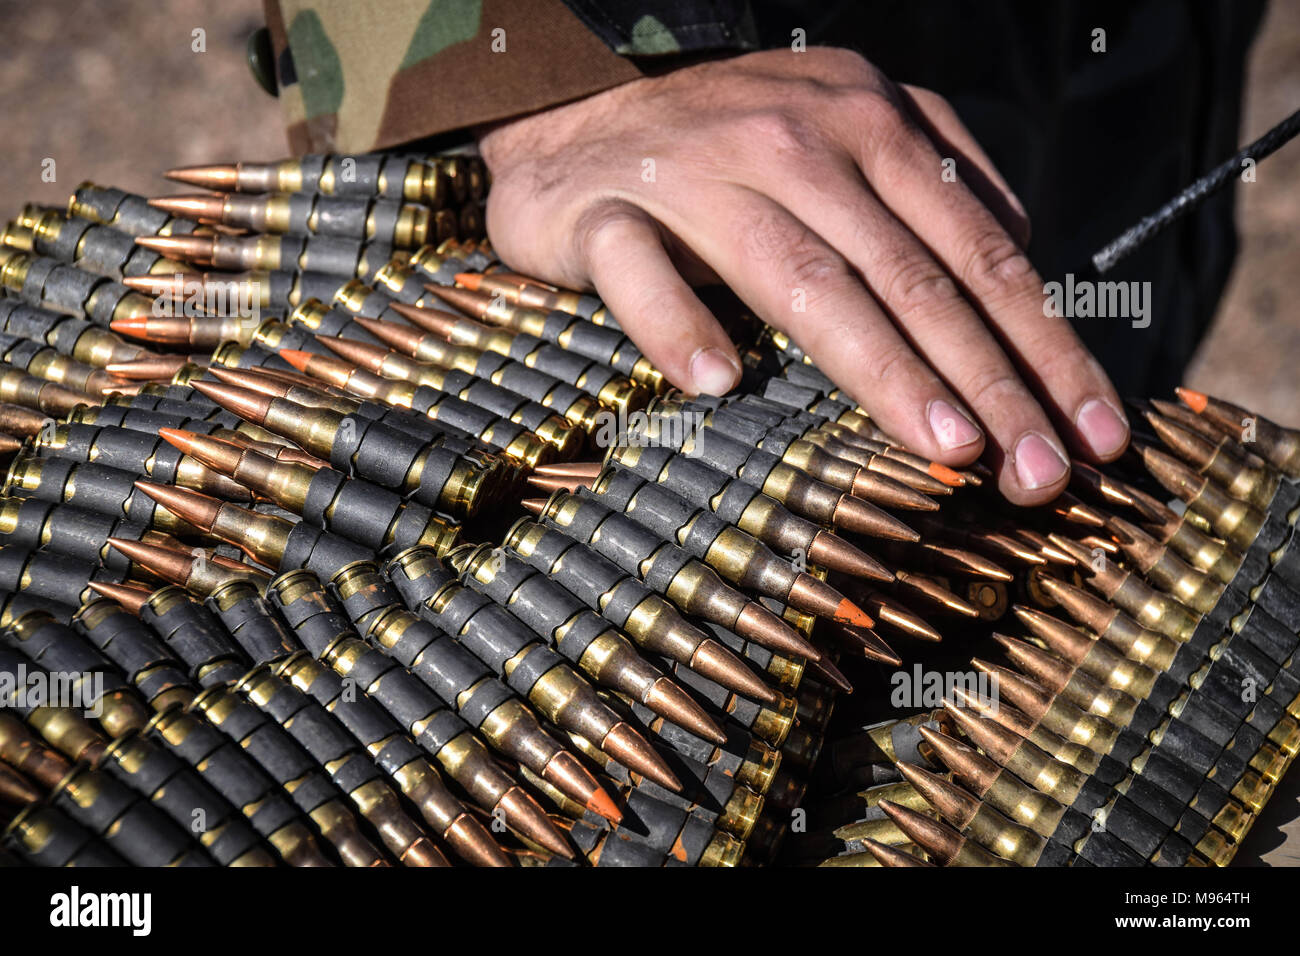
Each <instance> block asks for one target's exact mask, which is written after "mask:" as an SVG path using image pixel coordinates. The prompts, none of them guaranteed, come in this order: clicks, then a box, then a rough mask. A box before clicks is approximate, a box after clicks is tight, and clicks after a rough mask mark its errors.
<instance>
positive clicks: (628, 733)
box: [600, 720, 682, 793]
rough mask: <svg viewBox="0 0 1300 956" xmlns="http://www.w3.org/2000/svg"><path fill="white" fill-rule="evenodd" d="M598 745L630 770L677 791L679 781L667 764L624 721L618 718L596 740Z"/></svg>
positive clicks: (679, 786)
mask: <svg viewBox="0 0 1300 956" xmlns="http://www.w3.org/2000/svg"><path fill="white" fill-rule="evenodd" d="M600 749H601V750H603V751H604V752H605V753H607V754H609V755H610V756H611V757H613V758H614V759H615V760H617V761H618V762H619V763H621V764H622V765H623V766H625V767H627V768H628V769H629V770H631V771H632V772H633V773H637V774H639V775H641V776H643V777H648V778H649V779H651V780H653V781H654V782H655V783H657V784H659V786H661V787H663V788H665V789H667V790H671V791H673V793H680V792H681V789H682V784H681V781H680V780H678V779H677V777H676V775H675V774H674V773H673V772H672V771H671V770H670V769H669V768H668V764H666V763H664V759H663V758H662V757H660V756H659V754H658V753H656V752H655V749H654V748H653V747H651V746H650V745H649V744H648V743H646V741H645V738H644V737H642V736H641V735H640V734H639V733H637V731H636V730H635V729H634V728H633V727H632V726H631V725H630V724H628V723H627V722H626V721H621V720H620V721H619V722H618V723H617V724H615V725H614V726H613V727H611V728H610V730H609V733H607V734H606V735H605V739H604V740H602V741H601V742H600Z"/></svg>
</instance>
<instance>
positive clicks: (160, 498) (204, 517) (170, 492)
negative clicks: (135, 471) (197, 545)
mask: <svg viewBox="0 0 1300 956" xmlns="http://www.w3.org/2000/svg"><path fill="white" fill-rule="evenodd" d="M134 485H135V487H137V488H139V489H140V490H141V491H142V492H144V493H145V494H146V495H148V496H149V497H150V498H152V499H153V500H154V501H156V502H158V504H160V505H162V506H163V507H164V508H166V509H167V510H168V511H170V512H171V513H172V514H174V515H175V516H176V517H178V518H180V519H181V520H182V521H188V522H189V523H190V524H192V525H194V527H196V528H199V529H201V530H203V531H211V530H212V526H213V524H214V523H215V522H216V520H217V513H218V512H219V511H220V510H221V507H222V505H223V502H222V501H221V500H220V499H219V498H212V497H209V496H208V495H204V494H200V493H199V492H197V491H190V490H189V489H188V488H177V487H176V486H175V485H160V484H156V483H155V482H152V481H144V480H141V481H136V482H134Z"/></svg>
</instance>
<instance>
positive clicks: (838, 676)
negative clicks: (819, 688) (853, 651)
mask: <svg viewBox="0 0 1300 956" xmlns="http://www.w3.org/2000/svg"><path fill="white" fill-rule="evenodd" d="M806 666H807V668H808V670H807V672H806V673H807V674H808V675H809V676H810V677H812V678H813V679H815V680H819V681H821V682H822V683H823V684H829V685H831V686H832V687H834V688H836V689H837V690H839V691H840V692H841V693H844V694H851V693H853V685H852V684H851V683H850V682H849V679H848V678H847V677H845V676H844V674H843V673H842V672H841V671H840V669H839V668H838V667H836V666H835V665H834V664H832V663H831V661H830V658H828V657H823V658H822V659H821V660H819V661H809V662H808V663H807V665H806Z"/></svg>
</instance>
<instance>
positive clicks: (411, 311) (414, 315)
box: [367, 302, 465, 339]
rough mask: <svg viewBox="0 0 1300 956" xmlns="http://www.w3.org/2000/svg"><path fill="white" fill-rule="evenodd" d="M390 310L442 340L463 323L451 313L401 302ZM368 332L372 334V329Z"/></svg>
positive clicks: (448, 337) (447, 337)
mask: <svg viewBox="0 0 1300 956" xmlns="http://www.w3.org/2000/svg"><path fill="white" fill-rule="evenodd" d="M392 309H393V311H394V312H396V313H397V314H398V315H400V316H401V317H402V318H404V319H409V320H410V322H411V324H413V325H415V326H418V327H419V328H421V329H424V331H426V332H431V333H433V334H434V335H436V336H438V337H439V338H443V339H450V338H451V336H452V334H453V333H454V332H455V331H456V326H457V325H459V324H460V323H461V322H463V321H465V320H464V319H462V318H461V317H460V316H458V315H454V314H452V313H451V312H444V311H442V310H441V309H422V308H420V307H419V306H416V305H406V304H405V303H403V302H394V303H392ZM367 328H368V326H367ZM370 331H372V332H374V329H371V330H370ZM375 335H377V336H378V335H379V333H378V332H375ZM380 337H382V336H380Z"/></svg>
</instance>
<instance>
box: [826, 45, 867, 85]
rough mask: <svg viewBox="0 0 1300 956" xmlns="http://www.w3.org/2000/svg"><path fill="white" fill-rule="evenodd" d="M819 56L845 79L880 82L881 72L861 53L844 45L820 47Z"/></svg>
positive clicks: (835, 72)
mask: <svg viewBox="0 0 1300 956" xmlns="http://www.w3.org/2000/svg"><path fill="white" fill-rule="evenodd" d="M817 56H818V58H819V60H820V61H821V62H822V63H824V64H825V66H826V68H827V69H828V70H830V71H831V72H833V73H834V74H835V75H837V76H840V77H842V78H843V79H844V80H845V81H848V82H854V83H878V82H879V81H880V77H881V73H880V70H878V69H877V68H876V67H875V66H874V65H873V64H872V63H871V61H870V60H868V59H867V58H866V57H865V56H863V55H862V54H861V53H858V52H856V51H854V50H849V49H846V48H844V47H829V46H828V47H818V48H817Z"/></svg>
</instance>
